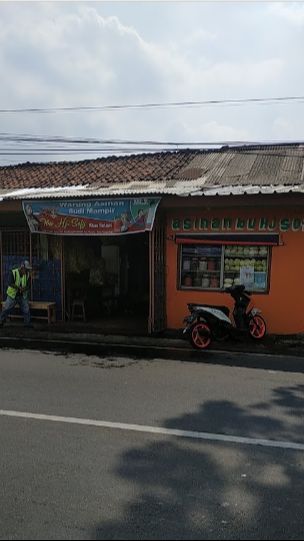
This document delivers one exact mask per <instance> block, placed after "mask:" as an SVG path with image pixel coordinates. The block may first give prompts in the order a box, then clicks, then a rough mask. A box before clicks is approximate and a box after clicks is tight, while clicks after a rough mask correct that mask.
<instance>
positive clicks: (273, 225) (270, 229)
mask: <svg viewBox="0 0 304 541" xmlns="http://www.w3.org/2000/svg"><path fill="white" fill-rule="evenodd" d="M276 226H277V221H276V219H275V218H273V219H272V220H271V221H270V222H269V224H268V229H269V231H273V230H274V229H276Z"/></svg>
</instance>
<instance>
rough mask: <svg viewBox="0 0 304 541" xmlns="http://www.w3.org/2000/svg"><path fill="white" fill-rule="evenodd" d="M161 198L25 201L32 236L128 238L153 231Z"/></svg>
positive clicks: (25, 211) (24, 206)
mask: <svg viewBox="0 0 304 541" xmlns="http://www.w3.org/2000/svg"><path fill="white" fill-rule="evenodd" d="M159 202H160V199H157V198H153V199H152V198H149V197H148V198H133V199H90V200H88V199H82V200H76V201H75V200H74V201H68V200H66V201H62V200H60V201H51V200H50V201H23V203H22V205H23V211H24V214H25V216H26V219H27V222H28V225H29V228H30V230H31V232H32V233H47V234H50V235H51V234H52V235H124V234H129V233H142V232H143V231H151V229H152V227H153V223H154V219H155V213H156V210H157V207H158V204H159Z"/></svg>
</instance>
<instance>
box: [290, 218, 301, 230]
mask: <svg viewBox="0 0 304 541" xmlns="http://www.w3.org/2000/svg"><path fill="white" fill-rule="evenodd" d="M291 227H292V230H293V231H300V230H301V229H302V220H301V219H300V218H294V219H293V220H292V225H291Z"/></svg>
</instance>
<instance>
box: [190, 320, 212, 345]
mask: <svg viewBox="0 0 304 541" xmlns="http://www.w3.org/2000/svg"><path fill="white" fill-rule="evenodd" d="M190 340H191V344H192V346H193V347H195V348H196V349H206V348H207V347H208V346H209V345H210V342H211V331H210V327H209V325H207V323H203V322H199V323H195V325H193V327H192V329H191V334H190Z"/></svg>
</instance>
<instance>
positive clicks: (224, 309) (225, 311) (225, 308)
mask: <svg viewBox="0 0 304 541" xmlns="http://www.w3.org/2000/svg"><path fill="white" fill-rule="evenodd" d="M195 306H196V307H197V308H199V307H201V308H202V309H203V308H204V307H205V308H215V309H216V310H221V311H222V312H224V314H225V315H226V316H227V317H229V314H230V312H229V308H228V307H227V306H218V305H217V304H196V305H195Z"/></svg>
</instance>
